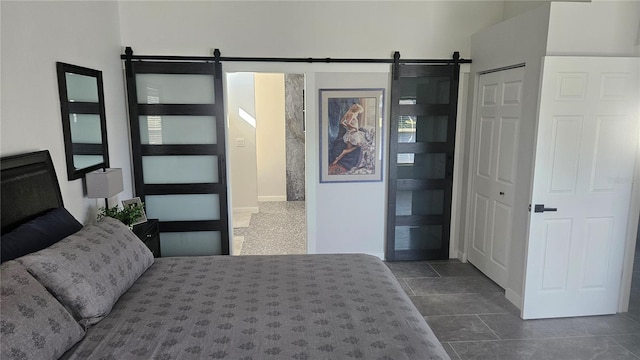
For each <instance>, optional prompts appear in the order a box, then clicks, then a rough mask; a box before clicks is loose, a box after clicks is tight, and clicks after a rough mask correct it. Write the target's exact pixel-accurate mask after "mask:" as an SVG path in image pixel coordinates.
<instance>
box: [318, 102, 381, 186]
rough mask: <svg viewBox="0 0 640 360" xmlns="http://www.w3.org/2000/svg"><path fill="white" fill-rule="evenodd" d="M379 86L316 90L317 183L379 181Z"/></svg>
mask: <svg viewBox="0 0 640 360" xmlns="http://www.w3.org/2000/svg"><path fill="white" fill-rule="evenodd" d="M383 95H384V91H383V90H382V89H344V90H343V89H335V90H334V89H327V90H323V89H321V90H320V97H321V100H320V102H321V104H322V109H321V111H320V113H321V116H320V117H321V119H322V120H321V121H322V131H321V142H322V144H321V146H320V149H321V153H322V162H321V172H322V173H321V178H320V182H337V181H340V182H342V181H380V179H381V177H380V170H381V159H380V157H379V153H380V148H381V145H380V144H381V129H380V127H381V124H382V122H381V113H382V110H383V108H382V102H381V101H382V98H383Z"/></svg>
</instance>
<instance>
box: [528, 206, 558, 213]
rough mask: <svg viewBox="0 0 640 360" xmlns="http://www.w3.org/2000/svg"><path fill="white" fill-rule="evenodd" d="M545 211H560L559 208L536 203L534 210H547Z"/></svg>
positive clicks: (538, 211)
mask: <svg viewBox="0 0 640 360" xmlns="http://www.w3.org/2000/svg"><path fill="white" fill-rule="evenodd" d="M545 211H558V209H557V208H546V207H544V204H536V205H535V207H534V208H533V212H537V213H541V212H545Z"/></svg>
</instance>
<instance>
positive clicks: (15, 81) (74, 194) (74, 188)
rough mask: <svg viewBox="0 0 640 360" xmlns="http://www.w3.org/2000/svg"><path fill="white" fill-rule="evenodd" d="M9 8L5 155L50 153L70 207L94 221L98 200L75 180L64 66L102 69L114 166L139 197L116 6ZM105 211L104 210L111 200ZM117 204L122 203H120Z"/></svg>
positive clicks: (5, 21)
mask: <svg viewBox="0 0 640 360" xmlns="http://www.w3.org/2000/svg"><path fill="white" fill-rule="evenodd" d="M0 7H1V9H2V11H1V13H2V14H1V16H2V21H1V33H2V35H1V36H2V41H1V42H2V64H1V73H2V75H1V76H2V91H1V94H2V96H1V98H2V110H1V118H0V119H1V120H0V131H1V133H2V135H1V146H0V153H1V154H2V156H5V155H12V154H18V153H24V152H30V151H36V150H45V149H47V150H49V151H50V152H51V156H52V158H53V162H54V165H55V169H56V172H57V175H58V180H59V182H60V188H61V191H62V196H63V199H64V202H65V207H66V208H67V209H68V210H69V211H70V212H71V214H73V215H74V216H75V217H76V218H77V219H78V220H79V221H81V222H84V223H87V222H90V221H93V219H94V216H95V213H96V206H97V204H98V203H97V202H96V200H95V199H88V198H86V197H85V195H84V194H85V190H84V189H83V182H84V180H80V179H78V180H74V181H68V180H67V171H66V160H65V154H64V141H63V137H62V120H61V115H60V100H59V97H58V82H57V77H56V65H55V63H56V61H62V62H66V63H70V64H74V65H80V66H84V67H88V68H92V69H97V70H101V71H102V75H103V81H104V94H105V110H106V117H107V132H108V142H109V158H110V162H111V166H112V167H120V168H122V169H123V176H124V186H125V188H124V192H122V193H121V194H119V199H128V198H131V197H132V181H131V166H130V160H129V159H130V155H129V153H130V146H129V136H128V125H127V124H128V121H127V115H126V107H125V99H124V82H123V75H122V65H121V61H120V58H119V54H120V53H121V47H120V31H119V20H118V4H117V3H116V2H111V1H107V2H100V1H95V2H94V1H92V2H75V1H74V2H61V1H56V2H31V1H23V2H12V1H2V2H0ZM98 201H99V206H103V201H102V200H98ZM111 201H112V203H111V204H112V205H113V204H114V203H115V201H116V200H115V199H112V200H111Z"/></svg>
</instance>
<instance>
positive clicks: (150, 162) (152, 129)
mask: <svg viewBox="0 0 640 360" xmlns="http://www.w3.org/2000/svg"><path fill="white" fill-rule="evenodd" d="M126 65H127V66H126V71H127V90H128V100H129V117H130V123H131V137H132V139H131V140H132V141H131V142H132V150H133V151H132V152H133V165H134V173H135V188H136V195H137V196H139V197H140V198H141V199H142V201H143V202H144V203H145V208H146V211H147V217H148V218H154V219H159V220H160V242H161V249H162V256H185V255H187V256H188V255H214V254H225V255H226V254H229V230H228V215H227V185H226V183H227V180H226V173H225V143H224V139H225V136H224V134H225V128H224V107H223V100H222V79H221V78H220V77H216V76H215V74H216V69H215V66H220V65H219V64H217V65H215V64H213V63H207V62H168V61H165V62H161V61H130V60H129V61H127V64H126ZM218 73H219V72H218Z"/></svg>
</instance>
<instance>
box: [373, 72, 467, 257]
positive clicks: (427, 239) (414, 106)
mask: <svg viewBox="0 0 640 360" xmlns="http://www.w3.org/2000/svg"><path fill="white" fill-rule="evenodd" d="M458 74H459V66H458V65H453V64H451V65H399V66H396V67H395V69H394V74H393V77H394V80H393V83H392V87H391V121H390V123H391V125H390V126H391V130H390V135H389V136H390V139H389V141H390V155H389V191H388V194H389V196H388V213H387V219H388V220H387V245H386V254H385V257H386V259H387V260H390V261H393V260H427V259H448V258H449V234H450V226H451V190H452V186H453V152H454V144H455V130H456V128H455V125H456V107H457V103H458Z"/></svg>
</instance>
